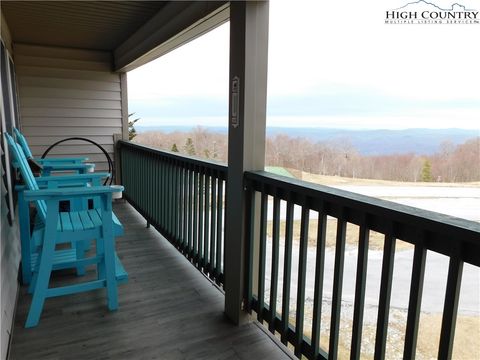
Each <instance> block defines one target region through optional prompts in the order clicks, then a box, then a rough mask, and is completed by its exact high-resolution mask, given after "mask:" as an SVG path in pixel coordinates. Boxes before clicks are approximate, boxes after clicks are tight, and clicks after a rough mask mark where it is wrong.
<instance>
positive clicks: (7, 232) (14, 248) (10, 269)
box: [0, 165, 20, 359]
mask: <svg viewBox="0 0 480 360" xmlns="http://www.w3.org/2000/svg"><path fill="white" fill-rule="evenodd" d="M0 172H1V175H2V176H3V174H4V169H3V165H2V166H1V170H0ZM5 194H6V189H5V186H4V183H3V181H0V195H1V198H0V202H1V204H0V206H1V212H0V217H1V219H0V221H1V242H0V254H1V256H0V267H1V272H0V273H1V278H2V288H1V311H2V312H1V316H0V317H1V319H2V320H1V322H2V325H1V356H0V359H6V356H7V349H8V344H9V341H10V335H11V333H10V332H11V329H12V321H13V316H14V311H15V303H16V297H17V290H18V281H17V279H18V269H19V264H20V237H19V233H18V222H17V220H18V218H17V217H15V220H14V221H13V224H11V225H10V224H9V223H8V220H7V213H8V208H7V202H6V196H5Z"/></svg>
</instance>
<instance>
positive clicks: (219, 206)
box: [215, 178, 223, 283]
mask: <svg viewBox="0 0 480 360" xmlns="http://www.w3.org/2000/svg"><path fill="white" fill-rule="evenodd" d="M222 228H223V180H221V179H220V178H218V197H217V260H216V262H215V274H216V277H217V283H219V281H218V280H219V277H220V274H221V273H222V271H223V270H222V263H223V256H222V251H223V247H222V241H223V236H222V235H223V231H222Z"/></svg>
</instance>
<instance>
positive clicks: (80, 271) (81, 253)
mask: <svg viewBox="0 0 480 360" xmlns="http://www.w3.org/2000/svg"><path fill="white" fill-rule="evenodd" d="M72 246H74V247H75V251H76V254H77V259H83V258H84V257H85V244H84V242H83V241H76V242H74V243H73V244H72ZM85 273H86V271H85V266H84V265H77V275H78V276H83V275H85Z"/></svg>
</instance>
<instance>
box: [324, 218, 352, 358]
mask: <svg viewBox="0 0 480 360" xmlns="http://www.w3.org/2000/svg"><path fill="white" fill-rule="evenodd" d="M346 231H347V222H346V221H345V209H344V210H343V211H342V217H341V218H339V219H338V220H337V239H336V244H335V265H334V272H333V291H332V314H331V319H330V320H331V321H330V338H329V345H328V359H329V360H332V359H336V358H337V355H338V338H339V335H340V312H341V309H342V285H343V268H344V266H343V265H344V261H345V236H346Z"/></svg>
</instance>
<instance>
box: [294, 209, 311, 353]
mask: <svg viewBox="0 0 480 360" xmlns="http://www.w3.org/2000/svg"><path fill="white" fill-rule="evenodd" d="M309 215H310V209H309V208H308V206H307V205H304V206H302V218H301V220H300V253H299V254H298V284H297V313H296V316H295V344H294V346H295V355H296V356H298V357H300V355H301V354H302V344H303V323H304V313H305V284H306V277H307V249H308V223H309Z"/></svg>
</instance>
